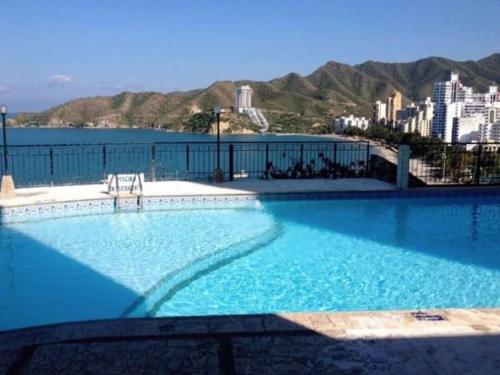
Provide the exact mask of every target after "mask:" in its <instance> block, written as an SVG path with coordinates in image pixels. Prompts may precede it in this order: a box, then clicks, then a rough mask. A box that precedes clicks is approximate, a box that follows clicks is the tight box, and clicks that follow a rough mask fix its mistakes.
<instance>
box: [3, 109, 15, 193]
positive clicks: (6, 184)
mask: <svg viewBox="0 0 500 375" xmlns="http://www.w3.org/2000/svg"><path fill="white" fill-rule="evenodd" d="M0 114H1V115H2V127H3V129H2V132H3V174H2V185H1V187H0V198H9V197H11V196H13V195H14V191H15V187H14V180H13V179H12V176H10V175H8V174H7V172H8V170H9V164H8V160H7V129H6V121H5V118H6V117H7V106H6V105H2V106H1V107H0Z"/></svg>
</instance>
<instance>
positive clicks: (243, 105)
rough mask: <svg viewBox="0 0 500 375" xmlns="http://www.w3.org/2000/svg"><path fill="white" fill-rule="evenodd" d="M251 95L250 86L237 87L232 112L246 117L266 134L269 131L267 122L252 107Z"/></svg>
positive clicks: (261, 114)
mask: <svg viewBox="0 0 500 375" xmlns="http://www.w3.org/2000/svg"><path fill="white" fill-rule="evenodd" d="M252 94H253V91H252V88H251V87H250V86H248V85H245V86H240V87H238V88H237V89H236V91H235V95H234V97H235V100H234V110H235V112H237V113H240V114H244V115H246V116H247V117H248V118H249V119H250V121H252V122H253V123H254V124H255V125H258V126H260V131H261V132H266V131H267V130H268V129H269V122H268V121H267V119H266V116H264V114H263V113H262V111H261V110H260V109H258V108H254V107H252Z"/></svg>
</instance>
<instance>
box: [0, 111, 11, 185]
mask: <svg viewBox="0 0 500 375" xmlns="http://www.w3.org/2000/svg"><path fill="white" fill-rule="evenodd" d="M0 112H1V113H2V128H3V129H2V132H3V175H4V176H5V175H6V174H7V170H8V167H9V164H8V161H7V130H6V125H5V117H6V116H7V106H5V105H2V108H1V109H0Z"/></svg>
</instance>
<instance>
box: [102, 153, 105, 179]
mask: <svg viewBox="0 0 500 375" xmlns="http://www.w3.org/2000/svg"><path fill="white" fill-rule="evenodd" d="M102 173H103V175H104V178H106V146H102Z"/></svg>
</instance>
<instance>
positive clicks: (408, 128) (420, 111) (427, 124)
mask: <svg viewBox="0 0 500 375" xmlns="http://www.w3.org/2000/svg"><path fill="white" fill-rule="evenodd" d="M398 117H399V119H398V125H399V128H400V129H401V130H402V131H403V132H405V133H410V132H417V133H419V134H420V135H422V136H424V137H427V136H429V135H430V132H431V126H432V118H433V117H434V104H433V103H432V100H431V98H426V99H425V101H423V102H420V103H418V105H415V103H411V104H410V105H407V106H406V107H404V108H403V109H402V110H401V111H400V112H399V116H398Z"/></svg>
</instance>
